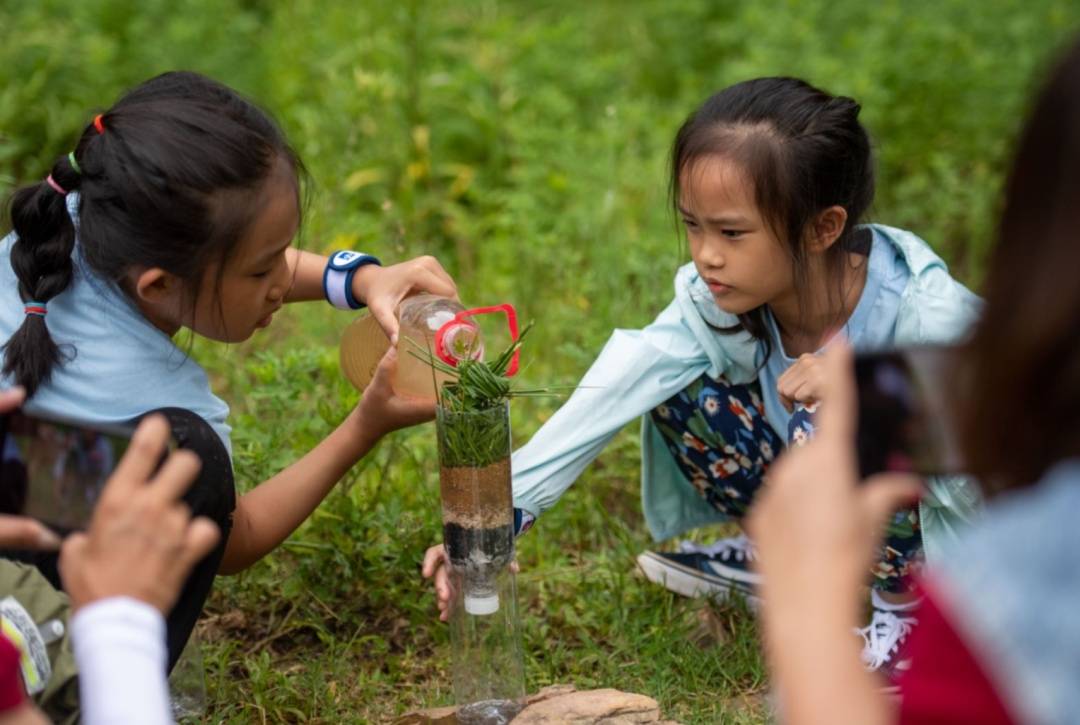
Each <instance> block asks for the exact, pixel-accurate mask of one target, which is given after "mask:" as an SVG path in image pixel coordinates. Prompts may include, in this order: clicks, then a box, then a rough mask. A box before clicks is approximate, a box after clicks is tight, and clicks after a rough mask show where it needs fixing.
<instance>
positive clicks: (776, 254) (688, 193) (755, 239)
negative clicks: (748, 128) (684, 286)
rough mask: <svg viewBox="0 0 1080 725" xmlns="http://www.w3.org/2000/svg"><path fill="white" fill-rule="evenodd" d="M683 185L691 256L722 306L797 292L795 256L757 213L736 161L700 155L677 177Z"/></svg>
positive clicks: (737, 307) (735, 310)
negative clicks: (793, 272)
mask: <svg viewBox="0 0 1080 725" xmlns="http://www.w3.org/2000/svg"><path fill="white" fill-rule="evenodd" d="M679 189H680V193H679V213H680V215H681V216H682V220H683V224H684V225H685V227H686V237H687V240H688V242H689V244H690V255H691V257H693V259H694V266H695V267H697V271H698V274H700V275H701V278H702V279H703V280H705V282H706V283H708V285H709V289H710V290H711V291H712V294H713V298H714V299H715V300H716V304H717V305H718V306H719V307H720V309H722V310H724V311H725V312H729V313H731V314H735V315H738V314H742V313H744V312H749V311H750V310H753V309H754V308H756V307H759V306H761V305H763V304H771V305H774V306H775V305H776V304H777V303H778V302H782V301H783V300H785V299H786V298H788V297H790V296H793V295H794V294H795V292H794V279H793V275H792V262H791V257H790V255H789V253H788V252H787V250H785V248H784V245H783V244H782V243H781V241H780V240H779V239H778V238H777V237H776V235H775V234H774V233H773V231H772V228H771V227H770V226H769V224H768V223H766V221H765V219H763V218H762V216H761V214H760V213H759V211H758V208H757V204H756V203H755V202H754V187H753V185H752V183H751V182H750V180H749V179H748V178H747V177H746V175H745V173H744V172H743V170H742V168H741V167H740V166H739V165H738V164H735V163H733V162H731V161H728V160H726V159H724V158H722V157H719V156H707V157H704V158H701V159H698V160H697V161H694V162H691V163H690V164H688V165H687V168H686V169H685V170H684V171H683V173H682V175H681V176H680V177H679Z"/></svg>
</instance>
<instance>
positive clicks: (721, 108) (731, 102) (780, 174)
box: [670, 77, 874, 358]
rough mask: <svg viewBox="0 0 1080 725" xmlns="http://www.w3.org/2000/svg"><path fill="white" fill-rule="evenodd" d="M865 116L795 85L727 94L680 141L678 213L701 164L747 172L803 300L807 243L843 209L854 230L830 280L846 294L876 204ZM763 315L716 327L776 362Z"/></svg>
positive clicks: (751, 83) (675, 190)
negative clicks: (819, 221)
mask: <svg viewBox="0 0 1080 725" xmlns="http://www.w3.org/2000/svg"><path fill="white" fill-rule="evenodd" d="M858 118H859V104H858V103H856V102H855V101H854V100H852V99H850V98H846V97H843V96H833V95H831V94H829V93H826V92H825V91H823V90H820V89H818V88H815V87H813V86H811V85H810V84H809V83H806V82H805V81H802V80H799V79H797V78H784V77H778V78H757V79H754V80H748V81H743V82H741V83H736V84H735V85H733V86H730V87H728V88H725V89H724V90H722V91H720V92H719V93H716V94H714V95H713V96H711V97H709V99H708V100H706V101H705V103H704V104H702V106H701V107H700V108H699V109H697V110H696V111H694V113H692V114H691V115H690V117H689V118H687V119H686V121H685V122H684V123H683V125H682V127H681V128H680V129H679V132H678V134H677V135H676V136H675V143H674V144H673V146H672V152H671V184H670V192H671V204H672V208H673V209H674V211H675V213H676V215H677V214H678V213H679V212H678V209H679V195H680V191H681V190H680V177H681V176H682V174H683V173H684V172H686V171H688V170H689V169H690V167H691V166H692V165H693V164H694V163H695V162H697V161H700V160H701V159H704V158H707V157H710V156H719V157H723V158H726V159H730V160H732V161H734V162H735V163H737V164H739V165H740V166H741V167H742V168H743V170H744V171H745V173H746V175H747V178H749V179H750V180H751V181H752V183H753V185H754V198H755V201H756V203H757V206H758V208H759V209H760V210H761V213H762V215H763V217H764V218H765V220H766V222H767V223H768V224H769V225H770V226H771V228H772V230H773V232H774V234H775V235H776V236H777V237H778V238H779V239H780V242H781V243H782V244H784V245H785V247H786V249H787V251H788V253H789V254H790V256H791V260H792V268H793V270H794V283H795V292H796V294H797V295H798V296H799V298H800V300H802V299H805V297H806V295H807V293H808V287H809V280H808V278H807V271H808V270H807V265H806V264H805V261H806V257H807V253H806V246H805V244H804V242H805V240H806V238H807V234H808V231H809V229H810V225H811V224H812V222H813V221H814V220H815V218H816V216H817V215H818V214H819V213H820V212H822V211H824V210H825V209H827V208H829V207H831V206H841V207H843V208H844V210H845V211H846V212H847V222H846V224H845V225H844V229H843V231H842V232H841V233H840V236H839V237H838V238H837V240H836V242H834V243H833V245H832V246H831V247H830V248H829V250H828V252H827V253H826V257H825V261H826V265H827V266H826V269H827V271H828V273H829V277H830V279H831V280H836V282H837V286H839V285H841V284H842V283H843V274H842V265H843V264H844V263H845V262H846V257H847V253H848V252H851V251H856V250H858V249H859V247H860V245H862V244H865V239H858V238H857V235H856V232H855V228H856V226H857V225H858V224H859V222H860V221H861V220H862V218H863V216H864V215H865V214H866V212H867V210H868V209H869V207H870V205H871V203H872V202H873V199H874V169H873V160H872V158H871V152H870V138H869V136H868V135H867V133H866V129H865V128H863V126H862V124H860V123H859V120H858ZM831 292H832V290H830V294H831ZM840 295H841V297H842V296H843V290H842V289H840ZM803 309H806V305H803ZM764 312H765V311H764V309H763V307H758V308H756V309H754V310H750V311H748V312H746V313H744V314H741V315H739V323H738V324H736V325H734V326H732V327H727V328H718V329H719V330H720V331H721V332H726V333H734V332H738V331H741V330H746V331H747V332H749V333H750V334H751V335H753V336H754V337H755V338H757V339H758V340H760V341H762V342H763V343H764V345H765V357H766V358H768V355H769V352H770V351H771V349H772V348H771V342H770V337H769V334H768V328H767V326H766V323H765V315H764ZM838 322H839V320H838Z"/></svg>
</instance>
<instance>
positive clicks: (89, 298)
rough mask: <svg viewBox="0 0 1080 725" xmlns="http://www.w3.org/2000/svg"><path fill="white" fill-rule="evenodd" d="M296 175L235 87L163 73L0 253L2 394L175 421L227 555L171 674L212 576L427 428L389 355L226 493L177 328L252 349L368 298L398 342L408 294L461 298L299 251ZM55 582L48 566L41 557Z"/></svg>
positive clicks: (293, 160) (207, 566) (294, 160)
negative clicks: (322, 435)
mask: <svg viewBox="0 0 1080 725" xmlns="http://www.w3.org/2000/svg"><path fill="white" fill-rule="evenodd" d="M302 173H303V167H302V165H301V163H300V160H299V158H298V157H297V156H296V154H295V153H294V152H293V150H292V149H291V147H290V146H289V144H288V142H287V141H286V139H285V137H284V135H283V133H282V132H281V130H280V129H279V128H278V127H277V126H276V124H274V122H273V121H272V120H271V119H270V118H269V116H267V115H266V114H265V113H264V112H263V111H262V110H261V109H259V108H258V107H256V106H255V105H254V104H252V103H251V102H249V101H248V100H246V99H244V98H242V97H241V96H240V95H239V94H237V93H236V92H235V91H233V90H232V89H230V88H227V87H225V86H223V85H221V84H219V83H217V82H215V81H212V80H210V79H208V78H205V77H203V76H200V75H198V74H194V73H166V74H164V75H162V76H159V77H157V78H154V79H151V80H149V81H147V82H145V83H143V84H141V85H139V86H138V87H136V88H134V89H133V90H131V91H129V92H128V93H127V94H126V95H125V96H123V97H122V98H121V99H120V100H119V101H118V102H117V103H116V104H115V105H114V106H113V107H112V108H110V109H109V110H108V111H106V112H105V113H103V114H100V115H98V116H97V117H95V118H94V120H93V122H92V123H91V124H88V125H87V127H86V128H85V130H84V131H83V133H82V135H81V137H80V139H79V141H78V144H77V145H76V147H75V149H74V151H72V152H71V153H70V154H68V155H66V156H64V157H61V158H60V159H58V160H57V162H56V163H55V164H54V165H53V167H52V169H51V171H50V173H49V175H48V176H47V178H46V179H44V180H42V181H41V182H40V183H36V184H32V185H30V186H26V187H23V188H22V189H19V190H18V191H16V192H15V195H14V197H13V199H12V203H11V218H12V226H13V227H14V232H13V233H12V234H11V235H9V236H8V237H7V238H6V239H4V240H3V241H2V242H0V345H2V346H3V373H2V379H0V387H7V386H9V385H13V384H18V385H21V386H23V387H24V388H25V389H26V391H27V393H28V396H29V399H28V404H27V408H28V409H30V410H31V411H32V412H38V413H45V414H53V415H60V416H63V417H65V418H76V419H82V420H87V421H91V422H100V423H115V422H127V421H131V420H132V419H135V418H138V417H141V416H143V415H144V414H146V413H147V412H149V411H152V410H161V409H164V411H165V414H166V416H167V417H168V419H169V420H170V422H171V423H172V425H173V437H174V439H175V440H176V441H177V442H178V443H179V444H180V445H181V446H182V447H191V448H193V449H194V450H196V452H197V453H198V454H199V456H200V458H201V460H202V464H203V468H202V473H201V475H200V478H199V479H198V480H197V481H196V483H195V485H194V486H193V487H192V489H191V490H190V491H189V494H188V498H187V502H188V504H189V505H190V506H191V508H192V509H193V510H194V511H195V513H197V514H206V515H208V516H210V517H211V518H213V519H214V520H215V522H216V523H217V524H218V525H219V527H220V528H221V530H222V534H223V536H222V543H221V545H220V546H219V547H218V549H217V550H215V551H214V552H213V553H212V554H211V555H210V556H209V557H207V559H206V560H204V561H203V562H201V563H200V564H199V566H198V567H196V570H195V573H194V575H193V578H192V580H191V581H189V584H188V586H187V587H185V591H184V593H183V594H182V595H181V599H180V601H179V602H178V605H177V607H176V608H174V611H173V612H172V613H170V615H169V650H170V664H171V663H172V662H175V659H176V657H177V655H178V654H179V652H180V651H181V650H182V649H183V645H184V641H185V640H186V638H187V635H188V633H189V632H190V630H191V627H192V626H193V625H194V623H195V620H196V618H197V617H198V614H199V611H200V610H201V608H202V604H203V600H204V599H205V598H206V596H207V594H208V592H209V589H210V586H211V583H212V581H213V578H214V575H215V574H217V573H218V572H219V571H220V572H222V573H233V572H237V571H240V570H243V569H245V568H247V567H248V566H250V565H251V564H253V563H254V562H256V561H257V560H258V559H260V558H261V557H262V556H264V555H265V554H267V553H269V552H270V551H271V550H272V549H274V548H275V547H276V546H277V545H278V544H280V543H281V542H282V541H283V540H284V539H285V538H286V537H288V536H289V534H291V533H292V532H293V531H294V530H295V529H296V528H297V527H298V526H299V525H300V524H301V523H302V522H303V521H304V520H305V519H306V518H307V516H308V515H309V514H310V513H311V512H312V511H313V510H314V509H315V508H316V507H317V506H318V505H319V503H320V502H321V501H322V499H323V498H324V497H325V496H326V495H327V494H328V493H329V491H330V490H331V489H332V488H333V486H334V485H335V484H336V482H337V481H338V480H339V479H340V478H341V477H342V475H344V474H345V472H346V471H348V469H349V468H350V467H351V466H353V465H354V464H355V463H356V462H357V461H359V460H360V458H362V457H363V456H364V455H365V454H366V453H367V451H368V450H370V448H371V447H372V446H373V445H374V444H375V442H377V441H378V439H379V438H380V437H381V436H382V435H383V434H385V433H387V432H389V431H390V430H393V429H395V428H399V427H402V426H405V425H411V424H413V423H417V422H420V421H422V420H425V419H428V418H431V417H433V415H434V407H433V405H430V404H427V403H425V402H423V401H413V400H406V399H403V398H399V397H397V396H394V395H393V393H392V391H391V389H390V386H389V384H388V380H389V377H388V376H389V375H390V374H391V371H392V369H393V366H394V364H395V360H394V358H393V356H392V354H391V355H390V356H388V357H387V358H386V359H384V360H383V363H382V365H380V368H379V373H378V374H377V375H376V380H375V381H374V382H373V384H372V387H370V388H369V389H368V391H367V392H366V393H365V395H364V396H363V400H362V402H361V403H360V405H359V406H358V407H357V408H356V409H354V410H353V411H352V412H351V413H350V414H349V415H348V417H347V418H346V419H345V420H344V421H343V422H342V423H341V425H340V426H338V427H337V429H335V430H334V431H333V432H331V433H330V434H329V435H328V436H327V437H326V439H325V440H323V441H322V442H321V443H319V445H317V446H316V447H315V448H314V449H313V450H312V451H310V452H309V453H308V454H307V455H305V456H304V457H303V458H301V459H300V460H299V461H297V462H296V463H294V464H292V465H291V466H289V467H287V468H285V469H284V470H283V471H281V472H280V473H278V474H277V475H275V476H274V477H272V478H270V479H269V480H267V481H265V482H263V483H262V484H260V485H258V486H256V487H254V488H253V489H251V490H250V491H247V492H245V493H244V494H243V495H240V496H235V494H234V491H233V476H232V463H231V444H230V438H229V433H230V431H229V425H228V423H227V415H228V406H227V405H226V404H225V403H224V402H223V401H222V400H220V399H219V398H218V397H217V396H215V395H214V393H213V392H212V391H211V389H210V385H209V381H208V379H207V376H206V373H205V372H204V371H203V369H202V368H201V367H200V366H199V365H198V364H197V363H196V362H195V361H194V360H193V359H191V358H190V357H189V356H188V355H187V354H186V353H185V352H184V351H183V350H181V349H179V348H178V347H177V346H176V345H175V344H174V343H173V337H174V336H175V335H176V334H177V332H179V331H180V329H181V328H188V329H190V330H192V331H194V332H196V333H198V334H200V335H202V336H204V337H207V338H210V339H213V340H220V341H224V342H239V341H242V340H246V339H248V338H249V337H251V336H252V335H254V334H256V333H257V332H258V331H260V330H262V329H265V328H266V327H267V326H269V325H270V324H271V322H272V321H273V318H274V314H275V313H276V312H277V311H278V310H279V309H280V308H281V307H282V306H283V305H284V304H286V303H291V302H300V301H305V300H322V299H328V300H329V301H331V302H332V303H333V304H335V306H339V307H344V308H347V309H356V308H358V307H360V306H362V304H363V303H367V304H368V305H369V306H370V308H371V311H372V313H373V314H374V315H375V316H376V317H377V318H378V319H379V320H380V321H381V322H382V323H383V325H384V327H385V328H386V332H387V334H388V335H390V336H393V335H394V334H395V333H396V329H395V328H396V321H395V320H394V309H395V307H396V306H397V303H398V302H400V300H401V299H402V298H403V297H404V296H406V295H408V294H411V293H413V292H418V291H428V292H432V293H435V294H441V295H447V296H454V295H455V294H456V289H455V286H454V283H453V281H452V280H451V279H450V278H449V276H447V275H446V273H445V272H444V271H443V270H442V268H441V267H440V266H439V264H438V263H437V262H436V261H435V260H433V259H431V258H421V259H417V260H412V261H409V262H405V263H402V264H398V265H393V266H388V267H385V268H384V267H382V266H381V265H380V264H379V262H378V260H377V259H375V258H374V257H371V256H370V255H363V254H359V253H355V252H350V251H347V250H346V251H342V252H338V253H336V254H335V255H333V257H332V258H331V259H330V260H327V259H326V258H323V257H321V256H319V255H316V254H311V253H307V252H302V251H299V250H297V249H295V248H294V247H293V242H294V239H295V237H296V234H297V232H298V229H299V225H300V219H301V207H302V205H301V193H300V191H301V184H300V180H301V177H302ZM39 564H40V565H41V568H42V571H44V572H46V573H47V574H48V575H51V576H53V579H54V582H55V580H56V578H55V561H47V562H39Z"/></svg>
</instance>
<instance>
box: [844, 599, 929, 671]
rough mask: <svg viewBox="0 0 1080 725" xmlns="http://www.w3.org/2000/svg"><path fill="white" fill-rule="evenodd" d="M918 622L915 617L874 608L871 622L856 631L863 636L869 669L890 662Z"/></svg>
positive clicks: (875, 668)
mask: <svg viewBox="0 0 1080 725" xmlns="http://www.w3.org/2000/svg"><path fill="white" fill-rule="evenodd" d="M915 624H916V622H915V618H914V617H898V616H897V615H896V614H894V613H893V612H883V611H881V610H879V609H875V610H874V616H873V618H872V619H871V620H870V624H869V625H868V626H866V627H863V628H862V629H856V630H855V633H856V634H858V635H859V636H860V637H862V638H863V644H864V646H863V651H862V660H863V663H864V664H865V665H866V667H867V669H869V670H871V671H873V670H878V669H880V668H881V667H882V665H884V664H885V663H886V662H888V661H889V660H890V659H891V658H892V656H893V655H894V654H896V652H897V650H898V649H899V648H900V644H901V643H902V642H903V641H904V640H905V639H906V638H907V636H908V634H910V633H911V629H912V627H914V626H915Z"/></svg>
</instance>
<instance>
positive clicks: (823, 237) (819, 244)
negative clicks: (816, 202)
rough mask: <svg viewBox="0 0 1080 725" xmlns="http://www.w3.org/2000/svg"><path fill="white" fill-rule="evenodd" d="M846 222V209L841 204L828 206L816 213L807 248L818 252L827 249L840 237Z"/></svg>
mask: <svg viewBox="0 0 1080 725" xmlns="http://www.w3.org/2000/svg"><path fill="white" fill-rule="evenodd" d="M846 224H847V209H845V208H844V207H842V206H839V205H837V206H830V207H829V208H828V209H826V210H825V211H823V212H821V213H820V214H818V215H817V219H815V220H814V221H813V223H812V228H811V230H810V238H809V240H808V241H807V247H808V250H809V251H810V252H818V253H820V252H824V251H826V250H827V249H829V247H831V246H832V245H833V244H834V243H835V242H836V240H837V239H839V238H840V235H841V234H842V233H843V231H844V225H846Z"/></svg>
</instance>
